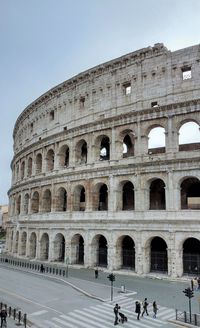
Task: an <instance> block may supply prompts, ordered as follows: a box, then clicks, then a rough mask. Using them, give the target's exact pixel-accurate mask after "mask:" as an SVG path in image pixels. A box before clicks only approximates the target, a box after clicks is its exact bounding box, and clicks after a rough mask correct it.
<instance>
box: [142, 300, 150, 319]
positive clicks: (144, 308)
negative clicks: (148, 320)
mask: <svg viewBox="0 0 200 328" xmlns="http://www.w3.org/2000/svg"><path fill="white" fill-rule="evenodd" d="M148 305H149V303H148V302H147V298H145V299H144V301H143V312H142V317H143V315H144V313H146V314H147V315H149V313H148V311H147V307H148Z"/></svg>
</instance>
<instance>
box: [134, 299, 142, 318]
mask: <svg viewBox="0 0 200 328" xmlns="http://www.w3.org/2000/svg"><path fill="white" fill-rule="evenodd" d="M135 313H137V320H140V313H141V305H140V302H138V301H136V302H135Z"/></svg>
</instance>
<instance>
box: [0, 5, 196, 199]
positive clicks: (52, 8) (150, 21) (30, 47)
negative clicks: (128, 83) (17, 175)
mask: <svg viewBox="0 0 200 328" xmlns="http://www.w3.org/2000/svg"><path fill="white" fill-rule="evenodd" d="M199 13H200V0H140V1H138V0H137V1H136V0H0V49H1V50H0V95H1V129H0V134H1V135H0V147H1V160H0V204H3V203H7V202H8V200H7V190H8V189H9V188H10V176H11V174H10V173H11V172H10V162H11V159H12V156H13V153H12V131H13V126H14V124H15V121H16V119H17V117H18V115H19V114H20V113H21V112H22V111H23V109H24V108H25V107H26V106H27V105H28V104H29V103H31V102H32V101H33V100H34V99H36V98H37V97H39V96H40V95H41V94H42V93H44V92H45V91H47V90H48V89H50V88H51V87H53V86H55V85H56V84H58V83H60V82H62V81H64V80H66V79H68V78H70V77H72V76H73V75H75V74H77V73H80V72H81V71H84V70H86V69H88V68H91V67H93V66H95V65H97V64H100V63H102V62H105V61H108V60H110V59H113V58H116V57H119V56H121V55H123V54H126V53H129V52H132V51H135V50H137V49H140V48H143V47H147V46H150V45H154V44H155V43H157V42H163V43H164V44H165V45H166V46H167V48H168V49H170V50H176V49H180V48H185V47H187V46H191V45H194V44H197V43H200V40H199V36H200V19H199Z"/></svg>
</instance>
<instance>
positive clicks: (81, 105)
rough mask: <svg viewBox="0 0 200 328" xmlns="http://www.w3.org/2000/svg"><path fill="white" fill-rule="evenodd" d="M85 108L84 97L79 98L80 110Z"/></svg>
mask: <svg viewBox="0 0 200 328" xmlns="http://www.w3.org/2000/svg"><path fill="white" fill-rule="evenodd" d="M84 106H85V97H81V98H80V108H84Z"/></svg>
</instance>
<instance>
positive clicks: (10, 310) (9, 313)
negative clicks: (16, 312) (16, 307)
mask: <svg viewBox="0 0 200 328" xmlns="http://www.w3.org/2000/svg"><path fill="white" fill-rule="evenodd" d="M11 312H12V308H11V306H9V308H8V316H9V317H11Z"/></svg>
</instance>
